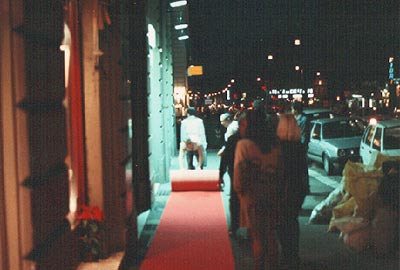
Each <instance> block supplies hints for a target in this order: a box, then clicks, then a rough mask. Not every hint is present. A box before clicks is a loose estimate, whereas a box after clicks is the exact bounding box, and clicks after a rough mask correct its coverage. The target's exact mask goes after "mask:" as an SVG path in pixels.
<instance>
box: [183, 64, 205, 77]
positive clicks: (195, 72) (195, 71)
mask: <svg viewBox="0 0 400 270" xmlns="http://www.w3.org/2000/svg"><path fill="white" fill-rule="evenodd" d="M187 75H188V76H199V75H203V66H190V67H188V69H187Z"/></svg>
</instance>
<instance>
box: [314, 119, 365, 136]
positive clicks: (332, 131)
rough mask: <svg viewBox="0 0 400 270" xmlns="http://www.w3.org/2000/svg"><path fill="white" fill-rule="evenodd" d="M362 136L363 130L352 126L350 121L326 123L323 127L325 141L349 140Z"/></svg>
mask: <svg viewBox="0 0 400 270" xmlns="http://www.w3.org/2000/svg"><path fill="white" fill-rule="evenodd" d="M361 135H362V129H360V128H359V127H358V126H354V125H351V124H350V122H349V121H346V120H343V121H337V122H331V123H326V124H325V125H324V126H323V127H322V136H323V137H324V139H335V138H347V137H356V136H361Z"/></svg>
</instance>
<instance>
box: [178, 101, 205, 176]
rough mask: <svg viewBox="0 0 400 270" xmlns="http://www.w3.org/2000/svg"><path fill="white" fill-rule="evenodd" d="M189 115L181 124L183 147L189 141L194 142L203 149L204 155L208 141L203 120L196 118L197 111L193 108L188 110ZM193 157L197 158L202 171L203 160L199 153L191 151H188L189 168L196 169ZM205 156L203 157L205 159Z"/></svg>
mask: <svg viewBox="0 0 400 270" xmlns="http://www.w3.org/2000/svg"><path fill="white" fill-rule="evenodd" d="M187 114H188V117H187V118H186V119H184V120H183V121H182V123H181V145H183V144H185V143H186V142H189V141H190V142H193V143H195V144H196V145H198V146H199V147H201V149H202V150H203V154H204V153H205V150H206V149H207V139H206V132H205V128H204V123H203V120H202V119H200V118H198V117H196V109H195V108H193V107H189V108H188V109H187ZM193 156H196V158H197V163H198V164H200V167H201V169H202V167H203V165H204V164H201V163H200V161H201V160H200V157H199V153H198V151H196V150H190V149H186V159H187V168H188V169H189V170H194V169H195V167H194V165H193ZM204 156H205V155H203V157H204ZM204 159H205V157H204Z"/></svg>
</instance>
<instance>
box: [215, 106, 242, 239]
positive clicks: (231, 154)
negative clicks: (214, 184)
mask: <svg viewBox="0 0 400 270" xmlns="http://www.w3.org/2000/svg"><path fill="white" fill-rule="evenodd" d="M243 116H244V115H243V114H242V115H240V114H239V115H238V116H237V119H235V120H234V121H235V122H238V121H240V119H241V118H242V117H243ZM238 128H239V125H238ZM239 140H240V133H239V132H238V129H237V130H236V132H235V133H234V134H233V135H231V136H229V138H228V140H227V142H226V144H225V150H224V151H223V152H222V155H221V161H220V166H219V179H220V183H221V184H223V183H224V180H223V177H224V174H225V173H226V172H228V176H229V180H230V190H229V213H230V227H229V235H231V236H236V232H237V230H238V229H239V217H240V202H239V197H238V195H237V193H236V191H235V189H234V188H233V168H234V160H235V148H236V144H237V142H238V141H239Z"/></svg>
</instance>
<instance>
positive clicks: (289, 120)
mask: <svg viewBox="0 0 400 270" xmlns="http://www.w3.org/2000/svg"><path fill="white" fill-rule="evenodd" d="M277 136H278V138H279V140H280V146H281V161H280V163H281V167H282V168H283V172H282V175H281V176H282V177H281V179H280V180H281V181H280V183H279V184H278V187H277V189H278V198H280V201H279V219H278V239H279V242H280V244H281V258H282V262H281V264H282V269H293V270H295V269H298V268H299V263H300V258H299V236H300V226H299V222H298V216H299V213H300V210H301V206H302V204H303V201H304V198H305V197H306V195H307V194H308V193H309V180H308V167H307V161H306V148H305V145H304V144H302V143H301V141H300V138H301V130H300V127H299V126H298V124H297V122H296V119H295V118H294V115H293V114H282V115H280V117H279V123H278V127H277Z"/></svg>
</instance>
